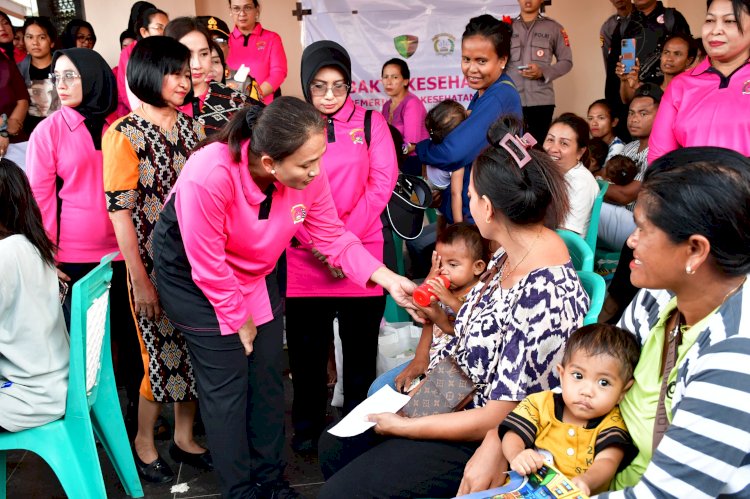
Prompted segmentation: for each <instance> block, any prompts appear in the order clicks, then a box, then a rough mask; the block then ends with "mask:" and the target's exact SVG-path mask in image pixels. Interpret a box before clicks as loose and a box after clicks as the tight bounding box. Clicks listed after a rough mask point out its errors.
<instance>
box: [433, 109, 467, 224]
mask: <svg viewBox="0 0 750 499" xmlns="http://www.w3.org/2000/svg"><path fill="white" fill-rule="evenodd" d="M468 117H469V112H468V111H467V110H466V109H465V108H464V107H463V106H462V105H461V104H459V103H458V102H456V101H455V100H450V99H448V100H444V101H442V102H440V103H439V104H438V105H437V106H435V107H433V108H432V109H430V111H429V112H428V113H427V116H426V117H425V120H424V125H425V127H426V128H427V131H428V132H429V134H430V140H431V141H432V143H433V144H440V143H441V142H443V140H444V139H445V137H447V136H448V134H449V133H450V132H451V131H452V130H453V129H454V128H456V127H457V126H458V125H460V124H461V122H462V121H464V120H465V119H466V118H468ZM423 176H424V177H425V179H427V183H428V184H430V187H432V188H434V189H436V190H438V191H443V190H445V189H447V188H448V187H450V192H451V206H450V211H451V213H450V220H451V223H458V222H463V221H464V217H463V185H464V168H459V169H458V170H455V171H454V172H452V173H451V172H447V171H444V170H441V169H439V168H435V167H433V166H430V165H425V166H424V172H423ZM442 215H443V216H447V214H446V213H443V214H442Z"/></svg>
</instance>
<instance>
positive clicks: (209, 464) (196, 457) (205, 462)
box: [169, 440, 214, 471]
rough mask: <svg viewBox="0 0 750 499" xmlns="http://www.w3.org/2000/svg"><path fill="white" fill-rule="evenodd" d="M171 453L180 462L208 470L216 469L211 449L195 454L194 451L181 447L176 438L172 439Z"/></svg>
mask: <svg viewBox="0 0 750 499" xmlns="http://www.w3.org/2000/svg"><path fill="white" fill-rule="evenodd" d="M169 455H170V457H171V458H172V459H174V460H175V461H177V462H178V463H185V464H189V465H190V466H193V467H195V468H198V469H201V470H206V471H210V470H212V469H214V460H213V459H211V451H206V452H203V453H201V454H193V453H192V452H187V451H184V450H182V449H180V448H179V447H178V446H177V444H176V443H175V442H174V440H172V442H171V443H170V444H169Z"/></svg>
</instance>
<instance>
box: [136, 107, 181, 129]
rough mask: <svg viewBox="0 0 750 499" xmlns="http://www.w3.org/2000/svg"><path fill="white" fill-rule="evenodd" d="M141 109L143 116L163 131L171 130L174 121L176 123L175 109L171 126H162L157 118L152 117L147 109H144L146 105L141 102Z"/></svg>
mask: <svg viewBox="0 0 750 499" xmlns="http://www.w3.org/2000/svg"><path fill="white" fill-rule="evenodd" d="M141 110H142V111H143V114H145V115H146V116H145V117H146V119H147V120H148V121H150V122H151V123H153V124H154V125H156V126H158V127H159V128H161V129H162V130H164V131H168V130H171V129H172V128H174V123H177V112H176V111H175V113H174V116H173V118H174V120H173V122H172V126H171V127H168V128H167V127H164V126H162V125H161V123H159V122H158V121H157V120H155V119H154V117H153V116H151V114H150V113H149V112H148V111H146V106H145V105H144V103H143V102H141Z"/></svg>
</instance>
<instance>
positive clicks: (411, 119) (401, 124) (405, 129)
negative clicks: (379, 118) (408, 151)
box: [383, 92, 430, 154]
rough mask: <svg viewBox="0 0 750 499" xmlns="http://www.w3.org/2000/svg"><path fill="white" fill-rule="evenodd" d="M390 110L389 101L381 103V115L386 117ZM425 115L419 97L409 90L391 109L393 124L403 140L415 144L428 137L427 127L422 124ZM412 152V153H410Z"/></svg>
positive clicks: (425, 112) (425, 111)
mask: <svg viewBox="0 0 750 499" xmlns="http://www.w3.org/2000/svg"><path fill="white" fill-rule="evenodd" d="M390 111H391V101H390V100H389V101H387V102H386V103H385V104H383V116H385V119H386V120H387V119H388V115H389V114H390ZM425 116H427V110H425V108H424V104H422V101H421V100H419V97H417V96H416V95H414V94H413V93H411V92H407V93H406V97H404V100H402V101H401V103H400V104H399V105H398V107H396V109H394V111H393V120H392V121H391V125H393V126H394V127H395V128H396V129H397V130H398V131H399V132H401V136H402V137H403V138H404V142H407V143H409V144H416V143H417V142H421V141H423V140H425V139H429V138H430V134H429V133H427V129H426V128H425V126H424V119H425ZM412 154H413V153H412Z"/></svg>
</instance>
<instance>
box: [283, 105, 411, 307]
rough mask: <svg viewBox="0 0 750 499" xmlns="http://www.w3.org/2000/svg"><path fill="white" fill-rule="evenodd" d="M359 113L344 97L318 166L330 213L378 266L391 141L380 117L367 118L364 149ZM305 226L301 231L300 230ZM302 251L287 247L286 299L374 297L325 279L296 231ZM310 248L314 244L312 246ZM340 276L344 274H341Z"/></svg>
mask: <svg viewBox="0 0 750 499" xmlns="http://www.w3.org/2000/svg"><path fill="white" fill-rule="evenodd" d="M364 117H365V109H364V108H361V107H358V106H355V105H354V102H352V100H351V98H347V100H346V102H345V103H344V105H343V107H342V108H341V109H339V111H338V112H337V113H336V114H334V115H333V116H331V117H329V118H328V148H327V149H326V152H325V154H324V155H323V160H322V164H323V165H324V166H325V168H326V171H327V172H328V178H329V182H330V183H331V193H332V196H333V202H334V204H335V205H336V211H337V212H338V214H339V217H340V218H341V221H342V222H344V225H345V226H346V229H347V230H349V231H351V232H352V233H354V235H356V236H357V237H358V238H359V239H360V240H361V241H362V244H363V245H364V247H365V248H366V249H367V251H368V252H370V254H371V255H372V256H374V257H375V258H376V259H377V260H378V261H379V262H382V261H383V225H382V223H381V222H380V214H381V213H383V210H385V206H386V204H388V200H389V199H390V198H391V193H392V192H393V186H394V185H395V184H396V179H397V178H398V163H397V161H396V152H395V149H394V146H393V139H392V138H391V133H390V131H389V130H388V124H387V123H386V122H385V118H383V115H381V114H380V113H378V112H373V113H372V122H371V139H370V147H369V148H368V147H367V143H366V142H365V133H364ZM306 228H307V226H305V229H306ZM297 238H298V239H299V240H300V242H301V243H302V244H303V247H300V248H293V247H291V246H289V248H287V253H286V258H287V267H288V274H287V296H290V297H302V296H350V297H351V296H380V295H382V294H383V290H382V288H380V287H375V288H370V289H366V290H363V289H362V288H361V287H359V286H356V285H355V284H354V283H353V282H351V281H350V280H348V279H336V278H334V277H332V276H331V273H330V272H329V270H328V267H327V266H326V265H324V264H322V263H321V262H320V261H318V259H317V258H315V257H314V256H313V254H312V252H311V251H310V245H311V239H312V238H311V237H310V236H309V235H308V234H306V233H305V231H304V230H301V231H300V232H299V233H298V234H297ZM313 246H314V244H313ZM344 273H345V274H346V270H344Z"/></svg>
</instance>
